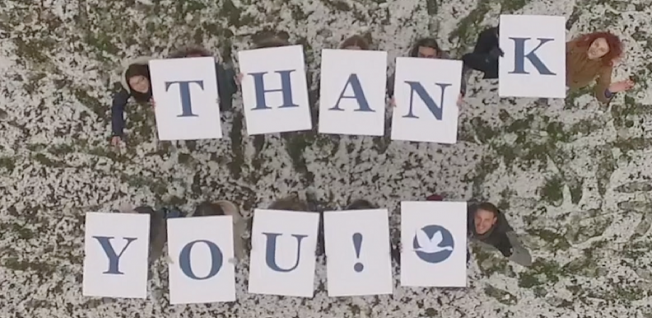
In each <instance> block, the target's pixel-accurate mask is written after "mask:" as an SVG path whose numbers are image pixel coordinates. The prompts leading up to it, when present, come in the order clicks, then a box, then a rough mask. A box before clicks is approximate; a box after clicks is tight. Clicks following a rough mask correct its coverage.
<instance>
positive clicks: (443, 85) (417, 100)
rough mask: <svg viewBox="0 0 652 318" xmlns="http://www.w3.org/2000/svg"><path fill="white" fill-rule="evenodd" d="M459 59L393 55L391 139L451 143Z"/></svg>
mask: <svg viewBox="0 0 652 318" xmlns="http://www.w3.org/2000/svg"><path fill="white" fill-rule="evenodd" d="M461 81H462V61H454V60H443V59H428V58H415V57H399V58H396V73H395V82H394V100H395V103H396V107H395V108H394V114H393V115H392V139H393V140H407V141H421V142H436V143H444V144H454V143H456V142H457V121H458V114H459V109H458V106H457V100H458V99H459V96H460V86H461V83H462V82H461Z"/></svg>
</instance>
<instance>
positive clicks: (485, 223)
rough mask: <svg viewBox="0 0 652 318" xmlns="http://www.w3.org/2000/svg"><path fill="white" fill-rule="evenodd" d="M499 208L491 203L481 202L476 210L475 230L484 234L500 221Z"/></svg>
mask: <svg viewBox="0 0 652 318" xmlns="http://www.w3.org/2000/svg"><path fill="white" fill-rule="evenodd" d="M498 213H500V212H499V211H498V208H497V207H496V206H495V205H493V204H491V203H489V202H484V203H480V204H479V205H478V207H477V210H476V211H475V215H474V219H473V223H474V225H475V232H476V233H478V234H480V235H482V234H485V233H487V232H489V231H490V230H491V229H492V228H493V227H494V225H496V222H497V221H498Z"/></svg>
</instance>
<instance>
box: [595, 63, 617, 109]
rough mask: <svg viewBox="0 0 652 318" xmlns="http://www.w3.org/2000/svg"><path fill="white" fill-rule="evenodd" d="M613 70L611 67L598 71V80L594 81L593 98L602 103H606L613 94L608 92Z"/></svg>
mask: <svg viewBox="0 0 652 318" xmlns="http://www.w3.org/2000/svg"><path fill="white" fill-rule="evenodd" d="M612 72H613V69H612V68H611V67H603V68H602V69H601V70H600V74H599V75H598V79H597V80H596V85H595V89H594V93H595V97H596V98H597V99H598V100H599V101H601V102H603V103H608V102H609V101H610V100H611V97H613V95H614V93H613V92H610V91H609V85H611V74H612Z"/></svg>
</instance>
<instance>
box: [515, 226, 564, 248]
mask: <svg viewBox="0 0 652 318" xmlns="http://www.w3.org/2000/svg"><path fill="white" fill-rule="evenodd" d="M525 231H526V232H527V233H528V234H530V235H532V236H534V237H538V238H540V239H541V240H543V241H546V242H547V243H548V247H549V248H550V250H552V251H555V252H559V251H565V250H567V249H569V248H570V247H571V244H570V242H568V240H567V239H566V238H565V237H564V236H563V235H561V234H559V233H555V232H553V231H550V230H547V229H536V230H535V229H526V230H525Z"/></svg>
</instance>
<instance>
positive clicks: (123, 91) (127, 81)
mask: <svg viewBox="0 0 652 318" xmlns="http://www.w3.org/2000/svg"><path fill="white" fill-rule="evenodd" d="M151 59H152V58H150V57H139V58H136V59H134V60H132V61H129V62H128V63H127V64H126V66H125V67H124V69H123V70H122V73H121V77H120V84H121V85H122V87H121V88H120V90H119V91H118V92H117V93H116V94H115V95H113V102H112V103H111V131H112V135H111V144H112V145H113V146H115V147H119V146H120V144H121V143H122V140H123V131H124V126H125V118H124V112H125V106H126V105H127V103H128V102H129V99H131V98H132V97H133V99H134V100H135V101H136V102H138V103H147V102H150V103H152V105H153V102H154V101H153V100H152V83H151V78H150V75H149V66H148V63H149V60H151Z"/></svg>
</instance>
